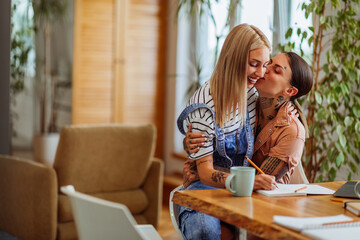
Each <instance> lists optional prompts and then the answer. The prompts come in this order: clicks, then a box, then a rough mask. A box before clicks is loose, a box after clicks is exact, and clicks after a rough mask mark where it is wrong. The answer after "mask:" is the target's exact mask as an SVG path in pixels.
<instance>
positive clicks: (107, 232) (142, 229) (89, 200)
mask: <svg viewBox="0 0 360 240" xmlns="http://www.w3.org/2000/svg"><path fill="white" fill-rule="evenodd" d="M60 190H61V192H63V193H64V194H66V195H67V196H68V197H69V199H70V204H71V209H72V213H73V215H74V219H75V225H76V229H77V233H78V237H79V239H80V240H85V239H86V240H97V239H107V240H108V239H134V240H144V239H148V240H153V239H155V240H158V239H159V240H160V239H161V237H160V235H159V234H158V232H157V231H156V229H155V228H154V227H153V226H152V225H150V224H145V225H138V224H137V223H136V221H135V219H134V217H133V216H132V215H131V213H130V211H129V209H128V208H127V207H126V206H125V205H123V204H120V203H114V202H110V201H106V200H103V199H100V198H96V197H92V196H89V195H87V194H83V193H79V192H76V191H75V189H74V187H73V186H72V185H68V186H64V187H61V189H60Z"/></svg>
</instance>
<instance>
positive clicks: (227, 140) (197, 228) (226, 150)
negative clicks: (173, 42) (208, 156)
mask: <svg viewBox="0 0 360 240" xmlns="http://www.w3.org/2000/svg"><path fill="white" fill-rule="evenodd" d="M198 108H207V109H209V110H210V111H211V113H212V115H213V119H214V120H215V119H216V118H215V112H214V111H213V110H212V109H211V108H210V107H209V106H208V105H206V104H202V103H199V104H191V105H189V106H188V107H186V108H185V109H184V110H183V112H182V113H181V114H180V116H179V117H178V120H177V125H178V128H179V130H180V132H181V133H182V134H184V135H185V130H184V128H183V121H184V120H185V119H186V117H187V116H188V115H189V114H190V113H191V112H192V111H194V110H196V109H198ZM214 124H215V138H214V139H213V145H214V153H213V163H214V165H217V166H221V167H226V168H230V167H232V166H248V165H249V162H248V161H247V160H246V159H244V157H245V155H246V156H247V157H248V158H251V157H252V152H253V148H254V135H253V132H252V130H251V125H250V123H249V113H248V112H247V118H246V124H245V125H244V127H243V128H241V129H238V130H237V131H236V132H234V133H231V134H224V130H223V129H222V128H221V127H220V126H219V125H217V124H216V123H214ZM195 189H215V188H214V187H210V186H207V185H204V184H202V183H201V182H200V181H195V182H193V183H191V184H190V185H189V186H188V187H187V188H186V189H185V190H195ZM179 222H180V229H181V232H182V233H183V236H184V238H185V239H187V240H190V239H196V240H197V239H210V240H212V239H220V237H221V228H220V220H219V219H217V218H214V217H211V216H209V215H206V214H203V213H199V212H197V211H194V210H192V209H190V208H187V207H184V206H179Z"/></svg>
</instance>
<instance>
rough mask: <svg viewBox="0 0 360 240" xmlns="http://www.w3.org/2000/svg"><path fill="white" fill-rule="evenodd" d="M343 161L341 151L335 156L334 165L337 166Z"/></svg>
mask: <svg viewBox="0 0 360 240" xmlns="http://www.w3.org/2000/svg"><path fill="white" fill-rule="evenodd" d="M343 162H344V154H343V153H342V152H341V153H340V154H339V155H338V156H337V157H336V166H337V167H340V166H341V164H342V163H343Z"/></svg>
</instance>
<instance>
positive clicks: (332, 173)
mask: <svg viewBox="0 0 360 240" xmlns="http://www.w3.org/2000/svg"><path fill="white" fill-rule="evenodd" d="M335 178H336V170H335V168H333V167H332V168H331V169H330V171H329V181H330V182H332V181H334V179H335Z"/></svg>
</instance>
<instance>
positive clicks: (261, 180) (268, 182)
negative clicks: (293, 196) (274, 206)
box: [254, 174, 276, 191]
mask: <svg viewBox="0 0 360 240" xmlns="http://www.w3.org/2000/svg"><path fill="white" fill-rule="evenodd" d="M275 188H276V182H275V177H274V176H271V175H267V174H258V175H255V183H254V191H256V190H273V189H275Z"/></svg>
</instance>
